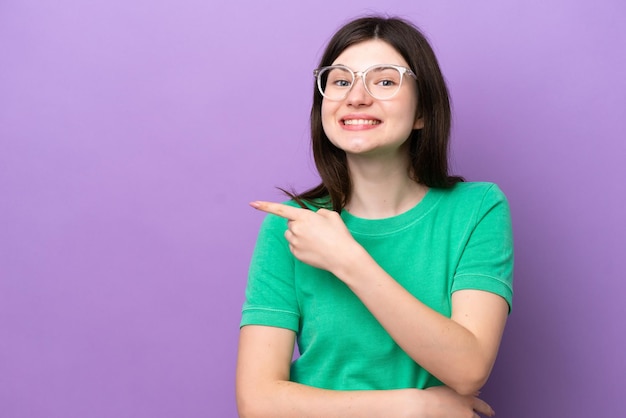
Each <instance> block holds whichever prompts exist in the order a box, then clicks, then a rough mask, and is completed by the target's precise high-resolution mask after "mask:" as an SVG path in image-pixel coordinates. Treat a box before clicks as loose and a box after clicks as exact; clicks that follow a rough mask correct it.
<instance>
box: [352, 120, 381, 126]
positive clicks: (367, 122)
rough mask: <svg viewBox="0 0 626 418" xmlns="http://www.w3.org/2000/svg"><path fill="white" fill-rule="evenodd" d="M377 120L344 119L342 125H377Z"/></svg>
mask: <svg viewBox="0 0 626 418" xmlns="http://www.w3.org/2000/svg"><path fill="white" fill-rule="evenodd" d="M379 123H380V121H379V120H372V119H346V120H344V121H343V124H344V125H378V124H379Z"/></svg>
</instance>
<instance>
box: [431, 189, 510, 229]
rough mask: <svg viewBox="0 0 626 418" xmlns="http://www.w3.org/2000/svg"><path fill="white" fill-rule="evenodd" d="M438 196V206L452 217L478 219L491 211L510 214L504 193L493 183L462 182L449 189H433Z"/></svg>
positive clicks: (505, 214)
mask: <svg viewBox="0 0 626 418" xmlns="http://www.w3.org/2000/svg"><path fill="white" fill-rule="evenodd" d="M433 191H434V193H435V195H437V196H438V197H439V204H438V208H439V210H440V211H443V212H445V213H447V214H449V215H450V216H451V217H453V218H457V217H462V218H467V217H469V218H470V219H475V220H477V219H480V218H482V217H483V216H484V215H486V214H488V213H490V212H493V211H494V210H495V211H496V212H499V213H501V214H502V215H504V216H510V214H509V211H510V209H509V204H508V200H507V198H506V196H505V194H504V193H503V192H502V190H501V189H500V187H498V185H497V184H495V183H490V182H462V183H457V184H456V185H454V186H453V187H451V188H449V189H434V190H433Z"/></svg>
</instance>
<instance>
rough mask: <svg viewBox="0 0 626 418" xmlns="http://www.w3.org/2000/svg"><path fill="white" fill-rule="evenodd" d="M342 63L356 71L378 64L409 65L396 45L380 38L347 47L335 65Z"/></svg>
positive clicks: (334, 62)
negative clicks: (393, 45)
mask: <svg viewBox="0 0 626 418" xmlns="http://www.w3.org/2000/svg"><path fill="white" fill-rule="evenodd" d="M335 64H342V65H345V66H347V67H349V68H352V69H353V70H356V71H362V70H365V69H366V68H368V67H371V66H372V65H377V64H396V65H401V66H404V67H408V64H407V62H406V61H405V60H404V58H402V55H400V53H399V52H398V51H396V49H395V48H394V47H392V46H391V45H389V44H388V43H387V42H385V41H381V40H380V39H371V40H368V41H363V42H359V43H358V44H354V45H352V46H350V47H348V48H346V49H345V50H344V51H343V52H342V53H341V54H339V56H338V57H337V59H336V60H335V61H333V65H335Z"/></svg>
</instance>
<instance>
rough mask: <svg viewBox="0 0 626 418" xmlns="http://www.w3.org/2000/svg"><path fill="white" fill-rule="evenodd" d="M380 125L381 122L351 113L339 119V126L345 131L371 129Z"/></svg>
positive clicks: (369, 116) (367, 116) (368, 116)
mask: <svg viewBox="0 0 626 418" xmlns="http://www.w3.org/2000/svg"><path fill="white" fill-rule="evenodd" d="M382 123H383V121H382V120H380V119H378V118H376V117H374V116H372V115H368V114H365V113H351V114H349V115H345V116H342V117H341V118H340V119H339V125H340V126H341V127H342V128H343V129H347V130H364V129H373V128H376V127H377V126H379V125H381V124H382Z"/></svg>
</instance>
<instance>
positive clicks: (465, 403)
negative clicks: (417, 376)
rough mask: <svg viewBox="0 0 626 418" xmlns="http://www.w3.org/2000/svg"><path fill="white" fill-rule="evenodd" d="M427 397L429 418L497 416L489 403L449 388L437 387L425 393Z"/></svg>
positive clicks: (476, 396)
mask: <svg viewBox="0 0 626 418" xmlns="http://www.w3.org/2000/svg"><path fill="white" fill-rule="evenodd" d="M423 394H424V395H426V396H425V399H426V408H425V411H426V413H425V414H424V415H423V416H424V417H428V418H443V417H446V418H457V417H458V418H462V417H465V418H480V415H479V414H482V415H485V416H488V417H492V416H494V415H495V412H494V410H493V409H491V406H489V405H488V404H487V402H485V401H483V400H482V399H479V398H478V393H476V394H475V395H467V396H463V395H459V394H458V393H456V392H455V391H454V390H452V389H450V388H449V387H447V386H435V387H431V388H428V389H426V390H424V391H423Z"/></svg>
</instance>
